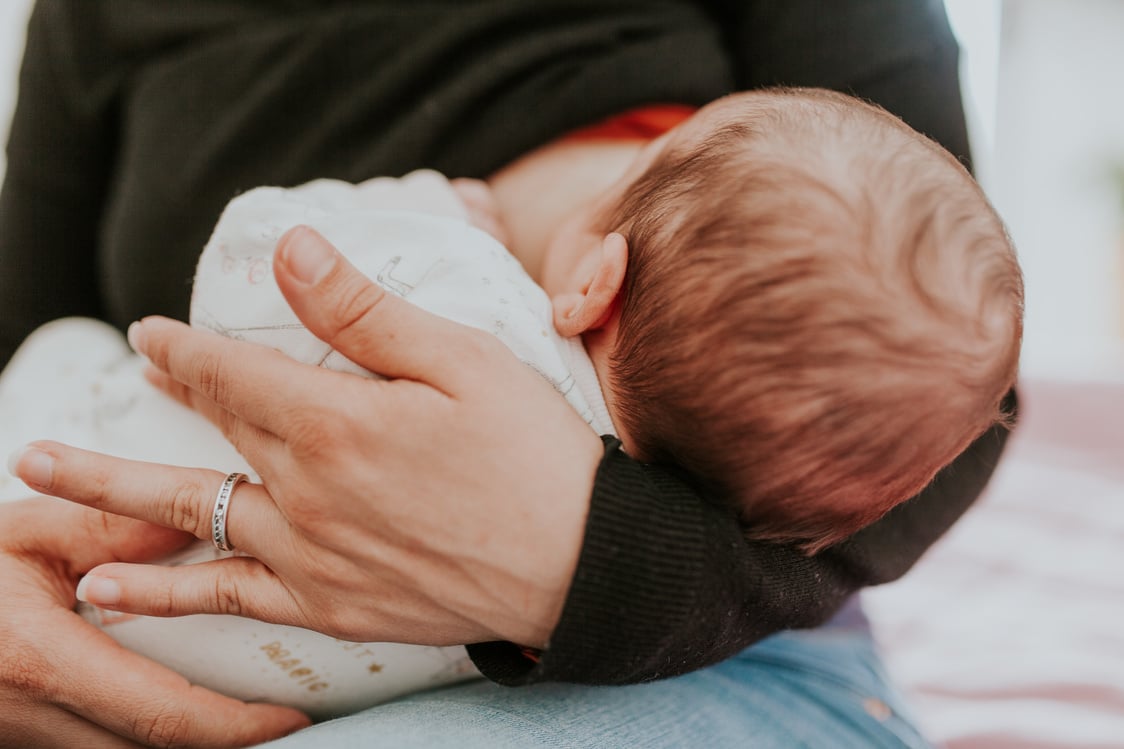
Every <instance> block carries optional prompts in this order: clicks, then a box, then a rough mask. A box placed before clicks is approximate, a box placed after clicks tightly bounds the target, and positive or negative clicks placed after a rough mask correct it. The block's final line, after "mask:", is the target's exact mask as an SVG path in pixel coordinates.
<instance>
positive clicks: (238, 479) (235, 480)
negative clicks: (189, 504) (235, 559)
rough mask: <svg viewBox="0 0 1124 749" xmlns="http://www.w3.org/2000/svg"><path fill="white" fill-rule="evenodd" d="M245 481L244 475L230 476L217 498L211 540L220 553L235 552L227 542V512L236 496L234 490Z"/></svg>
mask: <svg viewBox="0 0 1124 749" xmlns="http://www.w3.org/2000/svg"><path fill="white" fill-rule="evenodd" d="M245 480H246V474H244V473H231V474H228V475H227V477H226V478H225V479H223V482H222V486H220V487H219V493H218V494H217V495H216V496H215V509H214V511H213V512H212V513H211V540H212V541H213V542H214V544H215V548H216V549H218V550H219V551H234V547H233V546H231V545H230V542H229V541H227V540H226V510H227V508H228V507H230V497H231V495H233V494H234V488H235V487H236V486H238V485H239V484H241V483H242V482H243V481H245Z"/></svg>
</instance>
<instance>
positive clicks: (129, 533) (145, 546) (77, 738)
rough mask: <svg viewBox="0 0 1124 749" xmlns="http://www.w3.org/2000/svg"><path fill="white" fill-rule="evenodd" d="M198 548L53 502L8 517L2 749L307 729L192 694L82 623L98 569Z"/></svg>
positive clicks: (0, 524) (2, 552)
mask: <svg viewBox="0 0 1124 749" xmlns="http://www.w3.org/2000/svg"><path fill="white" fill-rule="evenodd" d="M187 539H188V537H187V536H186V534H183V533H180V532H174V531H169V530H166V529H163V528H155V527H152V526H146V525H145V524H144V523H139V522H137V521H135V520H128V519H126V518H120V517H114V516H110V515H105V514H104V513H100V512H96V511H93V510H89V509H87V508H85V507H78V506H76V505H67V504H64V503H61V502H58V501H55V500H52V499H47V498H45V497H40V498H37V499H29V500H25V501H23V502H17V503H13V504H8V505H2V506H0V746H3V747H21V748H24V747H59V746H67V747H70V746H74V747H125V746H138V745H146V746H216V747H217V746H243V745H247V744H256V743H258V742H261V741H266V740H267V739H272V738H277V737H279V736H282V735H284V734H286V733H289V732H291V731H294V730H296V729H297V728H300V727H302V726H304V725H307V723H308V720H307V718H305V717H304V716H303V715H301V714H300V713H298V712H296V711H295V710H290V709H288V708H280V707H270V706H267V705H247V704H245V703H242V702H239V701H237V700H232V699H229V698H227V697H222V696H220V695H218V694H215V693H214V692H209V691H207V690H205V689H202V688H201V687H195V686H192V685H191V684H189V683H188V682H187V680H186V679H184V678H183V677H182V676H179V675H178V674H175V673H173V672H171V671H169V670H167V669H165V668H163V667H162V666H158V665H157V664H155V663H153V662H152V661H149V660H147V659H145V658H142V657H141V656H139V655H136V654H135V653H130V652H129V651H127V650H125V649H123V648H121V647H120V646H119V645H117V643H115V642H113V640H111V639H110V638H109V636H108V635H106V634H105V633H104V632H101V631H99V630H97V629H96V628H94V627H93V626H91V625H90V624H88V623H87V622H86V621H84V620H83V619H82V618H81V617H80V616H78V615H77V614H75V613H74V611H73V608H74V586H75V584H76V583H77V582H78V578H79V576H80V575H81V574H82V573H84V572H85V571H86V570H88V569H90V568H91V567H94V566H96V565H98V564H101V563H103V562H112V561H117V560H143V559H151V558H153V557H158V556H162V555H164V554H167V553H169V552H170V551H172V550H174V549H176V548H178V547H180V546H182V545H183V543H184V542H185V541H186V540H187Z"/></svg>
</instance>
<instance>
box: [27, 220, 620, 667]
mask: <svg viewBox="0 0 1124 749" xmlns="http://www.w3.org/2000/svg"><path fill="white" fill-rule="evenodd" d="M274 268H275V275H276V277H277V281H278V284H279V285H280V287H281V289H282V291H283V292H284V294H285V296H286V298H287V299H288V300H289V303H290V304H291V306H292V307H293V309H294V311H295V312H296V313H297V315H298V316H299V317H300V318H301V320H303V321H304V323H305V324H306V325H307V326H308V328H309V329H310V330H311V331H312V332H313V333H315V334H316V335H317V336H319V337H320V338H322V339H323V340H325V341H327V342H328V343H330V344H331V345H332V347H333V348H335V349H336V350H338V351H340V352H341V353H343V354H344V355H346V356H347V357H349V358H350V359H352V360H353V361H355V362H357V363H358V364H360V365H362V366H364V367H366V368H367V369H369V370H372V371H375V372H379V373H381V374H383V375H385V376H387V377H389V378H391V379H389V380H386V381H377V380H368V379H363V378H360V377H356V376H353V375H349V374H344V373H340V372H333V371H328V370H323V369H319V368H316V367H311V366H307V365H304V364H300V363H297V362H295V361H293V360H291V359H289V358H287V357H285V356H284V355H282V354H280V353H278V352H275V351H272V350H269V349H266V348H263V347H259V346H256V345H252V344H247V343H243V342H238V341H234V340H231V339H227V338H222V337H220V336H217V335H215V334H212V333H206V332H201V331H197V330H193V329H191V328H189V327H187V326H185V325H182V324H180V323H175V322H172V321H170V320H166V319H161V318H150V319H147V320H145V321H143V322H141V323H138V324H136V325H135V326H134V327H133V328H132V329H131V331H130V340H131V341H132V343H133V346H134V348H136V349H137V350H138V351H139V352H140V353H142V354H144V355H145V356H147V357H148V358H149V359H150V360H151V361H152V363H153V365H154V366H155V369H156V371H155V372H154V373H153V375H152V379H153V381H154V382H155V383H157V384H158V385H160V386H161V387H163V388H164V389H165V390H166V391H167V392H169V393H170V394H172V395H173V396H175V397H177V398H178V399H180V400H181V401H183V402H185V403H187V404H188V405H190V406H192V407H193V408H195V409H197V410H199V411H200V412H202V413H203V414H205V415H206V416H207V417H209V418H210V419H211V420H212V421H213V422H215V423H216V424H217V425H218V426H219V427H220V428H221V429H222V430H223V432H224V433H225V434H226V435H227V437H228V438H229V439H230V440H231V441H232V442H233V443H234V445H235V447H237V448H238V449H239V450H240V451H241V452H242V454H243V455H244V456H245V457H246V458H247V460H248V461H249V462H250V464H251V465H252V466H254V469H255V470H256V471H257V472H258V474H259V475H260V476H261V477H262V480H263V483H264V486H261V485H247V484H242V485H241V486H240V487H238V488H237V489H236V491H235V493H234V495H233V499H232V501H231V504H230V508H229V511H228V515H227V535H228V538H229V539H230V542H231V543H232V544H233V545H234V546H235V547H236V548H238V549H240V550H242V551H244V552H245V553H247V554H248V555H249V556H247V557H240V558H234V559H228V560H223V561H220V562H214V563H208V564H204V565H196V566H191V567H179V568H174V569H171V568H161V567H142V566H133V565H123V564H113V565H105V566H102V567H99V568H97V569H96V570H95V571H94V572H93V573H92V574H91V575H90V576H89V577H88V580H89V582H88V583H87V584H86V585H85V586H84V588H83V594H84V595H85V596H86V598H87V600H89V601H91V602H93V603H96V604H98V605H99V606H103V607H106V608H115V609H118V610H122V611H129V612H135V613H148V614H155V615H179V614H188V613H197V612H214V613H235V614H240V615H244V616H251V617H254V618H257V619H263V620H266V621H271V622H278V623H285V624H296V625H299V626H303V627H308V628H311V629H315V630H318V631H321V632H324V633H327V634H330V635H334V636H338V637H342V638H347V639H352V640H367V641H378V640H382V641H399V642H415V643H427V644H450V643H467V642H478V641H487V640H497V639H504V640H511V641H514V642H519V643H522V644H525V645H533V646H543V645H546V643H547V639H548V637H549V635H550V633H551V631H552V630H553V628H554V626H555V624H556V623H557V621H558V619H559V616H560V614H561V609H562V605H563V603H564V601H565V597H566V594H567V592H568V590H569V584H570V579H571V577H572V575H573V572H574V569H575V567H576V565H577V559H578V554H579V552H580V549H581V544H582V536H583V530H584V523H585V517H586V513H587V510H588V505H589V498H590V494H591V491H592V485H593V478H594V473H595V471H596V469H597V465H598V463H599V461H600V458H601V455H602V451H603V448H602V444H601V442H600V440H599V439H598V437H597V436H596V435H595V434H594V433H593V432H592V431H591V430H590V429H589V427H588V426H587V425H586V424H585V423H584V422H582V421H581V419H580V418H579V417H578V416H577V415H576V414H575V413H574V412H573V411H572V410H571V409H570V407H569V406H568V405H567V404H566V402H565V401H564V400H563V399H562V398H561V397H559V396H558V394H557V393H555V392H554V390H553V389H552V388H551V387H550V386H549V385H548V384H547V383H546V382H545V381H544V380H542V378H541V377H539V376H538V375H537V374H535V373H534V372H532V371H531V370H530V369H529V368H528V367H526V366H524V365H523V364H522V363H520V362H519V361H518V360H517V359H516V358H515V357H514V356H513V355H512V354H511V353H510V352H509V351H508V350H507V349H506V348H504V347H503V346H502V345H501V344H500V343H499V342H498V341H497V340H496V339H495V338H493V337H492V336H490V335H488V334H486V333H482V332H479V331H475V330H472V329H469V328H466V327H464V326H461V325H457V324H455V323H452V322H449V321H447V320H443V319H440V318H437V317H434V316H432V315H430V314H428V313H426V312H423V311H421V310H419V309H417V308H416V307H414V306H412V305H410V304H408V303H406V302H405V301H403V300H401V299H399V298H397V297H395V296H392V295H390V294H387V293H386V292H384V291H383V290H381V289H380V288H379V287H377V286H375V285H373V284H371V283H370V282H369V281H368V280H367V279H366V278H365V277H363V276H362V275H360V274H359V273H358V272H357V271H355V270H354V269H353V268H352V267H351V266H350V265H349V264H348V263H347V261H346V260H344V259H343V258H342V256H340V255H339V254H338V253H337V252H335V250H334V249H333V248H332V247H331V245H329V244H328V243H327V242H326V241H325V240H324V239H323V238H321V237H320V236H319V235H318V234H316V233H315V232H313V231H311V230H309V229H304V228H298V229H294V230H293V231H290V232H289V233H288V234H286V235H285V237H283V238H282V240H281V242H280V243H279V246H278V251H277V256H276V257H275V262H274ZM29 455H35V456H36V457H37V459H38V460H39V461H40V462H41V463H42V465H43V468H42V469H41V470H29V466H31V465H32V461H31V460H30V459H29V458H28V456H29ZM18 469H19V470H18V475H19V476H20V478H22V479H24V481H26V482H27V483H28V484H29V485H31V486H32V487H33V488H35V489H36V490H38V491H41V492H44V493H47V494H54V495H57V496H60V497H65V498H67V499H71V500H74V501H77V502H81V503H84V504H87V505H90V506H93V507H96V508H100V509H104V510H108V511H111V512H115V513H120V514H124V515H130V516H133V517H137V518H141V519H144V520H148V521H150V522H154V523H158V524H160V525H164V526H167V527H172V528H179V529H183V530H186V531H189V532H191V533H193V534H194V535H196V536H198V537H199V538H206V539H209V538H210V537H211V514H212V507H213V504H214V502H215V495H216V492H217V489H218V487H219V484H220V482H221V481H222V478H223V475H222V474H221V473H217V472H215V471H208V470H198V469H182V468H171V467H166V466H156V465H151V464H142V463H134V462H129V461H122V460H117V459H112V458H109V457H106V456H102V455H97V454H94V453H88V452H84V451H80V450H76V449H72V448H67V447H64V446H61V445H58V444H54V443H36V444H35V445H34V446H33V447H32V449H31V450H30V451H29V452H28V453H26V454H25V455H24V457H23V458H22V459H21V460H20V462H19V465H18Z"/></svg>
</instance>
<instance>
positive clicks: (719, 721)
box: [267, 627, 929, 749]
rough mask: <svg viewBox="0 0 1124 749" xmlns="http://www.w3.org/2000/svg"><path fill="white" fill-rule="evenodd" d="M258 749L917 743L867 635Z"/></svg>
mask: <svg viewBox="0 0 1124 749" xmlns="http://www.w3.org/2000/svg"><path fill="white" fill-rule="evenodd" d="M267 746H269V747H270V749H297V748H303V747H326V748H328V749H350V748H351V747H364V748H366V747H389V748H392V749H415V748H416V749H423V748H424V749H433V748H434V747H458V748H460V747H465V748H470V749H477V748H479V749H484V748H485V747H486V748H487V749H506V748H510V749H515V748H516V747H518V749H528V748H533V747H552V748H563V747H564V748H565V749H579V748H581V749H586V748H587V747H588V748H590V749H593V748H596V749H617V748H623V747H628V748H629V749H649V748H657V747H658V748H663V747H666V748H667V749H695V747H698V748H700V749H726V748H727V747H730V748H731V749H732V748H733V747H737V748H738V749H764V748H768V749H772V748H774V747H776V748H777V749H782V748H783V749H792V748H793V747H808V748H811V749H818V748H819V747H825V748H830V749H848V748H849V747H854V748H855V749H872V748H875V747H886V748H887V749H888V748H890V747H893V748H895V749H897V748H899V747H911V748H913V747H928V746H929V744H928V743H927V742H926V741H925V740H924V739H923V738H922V737H921V736H920V734H919V733H918V732H917V730H916V729H915V728H914V726H913V724H912V722H911V720H910V718H909V716H908V713H907V712H905V711H904V709H903V707H902V704H901V700H900V698H899V697H898V695H897V694H896V692H895V691H894V690H893V688H892V687H891V686H890V685H889V682H888V680H887V678H886V676H885V674H884V673H883V669H882V665H881V662H880V661H879V659H878V656H877V655H876V653H875V651H874V645H873V642H872V641H871V639H870V633H869V631H868V630H866V629H865V628H861V627H858V628H856V627H824V628H820V629H817V630H808V631H800V632H785V633H782V634H779V635H774V636H773V637H770V638H769V639H767V640H764V641H762V642H760V643H758V644H757V645H755V646H753V647H751V648H748V649H746V650H744V651H742V652H741V653H740V654H738V655H737V656H735V657H733V658H731V659H729V660H727V661H724V662H723V663H719V664H717V665H715V666H711V667H710V668H707V669H703V670H702V671H697V672H695V673H691V674H687V675H684V676H680V677H677V678H674V679H667V680H665V681H658V682H653V683H650V684H639V685H635V686H628V687H586V686H576V685H572V684H542V685H537V686H532V687H521V688H514V689H512V688H506V687H499V686H496V685H494V684H491V683H489V682H483V681H477V682H470V683H467V684H458V685H454V686H450V687H445V688H441V689H434V690H430V691H427V692H422V693H419V694H414V695H411V696H409V697H405V698H402V699H400V700H396V701H394V702H390V703H387V704H384V705H379V706H378V707H374V708H371V709H369V710H365V711H363V712H361V713H357V714H355V715H350V716H348V717H345V718H338V719H336V720H332V721H328V722H325V723H320V724H318V725H315V726H312V727H311V728H307V729H305V730H303V731H300V732H298V733H296V734H293V735H292V736H289V737H287V738H284V739H280V740H278V741H276V742H272V743H270V744H268V745H267Z"/></svg>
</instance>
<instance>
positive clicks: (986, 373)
mask: <svg viewBox="0 0 1124 749" xmlns="http://www.w3.org/2000/svg"><path fill="white" fill-rule="evenodd" d="M729 108H730V109H731V111H732V112H733V114H732V115H728V116H723V117H721V118H719V120H718V123H717V124H716V125H715V126H714V127H713V128H712V129H711V132H710V134H709V135H708V136H707V137H706V138H705V139H704V140H703V141H702V142H701V144H696V145H694V146H692V147H690V148H685V147H683V146H682V145H678V146H677V144H676V142H675V141H674V140H673V141H671V147H669V148H668V149H666V150H665V152H664V153H663V154H661V156H660V157H659V158H658V159H657V161H656V163H654V164H653V165H652V166H651V167H650V168H649V169H648V170H647V172H646V173H645V174H643V175H642V176H640V177H639V178H638V179H637V180H636V181H635V182H634V183H633V184H632V185H631V186H630V187H629V188H628V189H627V190H626V191H625V194H624V195H623V197H622V198H621V200H620V201H619V202H618V203H617V204H616V205H614V206H613V207H612V208H611V209H610V211H609V212H608V213H607V214H606V215H605V216H604V217H603V221H604V226H605V228H606V229H607V230H608V231H618V232H620V233H622V234H624V236H625V237H626V239H627V240H628V246H629V262H628V270H627V275H626V278H625V285H624V289H623V299H622V302H621V305H622V306H621V321H620V333H619V338H618V345H617V348H616V350H615V352H614V355H613V358H612V361H611V369H610V378H609V387H610V389H611V395H612V399H613V401H614V404H615V412H616V415H617V418H619V419H620V420H621V421H622V423H623V426H624V428H625V433H626V434H627V435H629V436H630V437H631V438H632V441H633V443H634V445H633V447H634V450H635V451H636V452H637V453H638V455H637V457H640V458H641V459H644V460H648V461H655V462H666V463H672V464H676V465H678V466H680V467H682V468H683V469H685V470H686V471H687V472H688V473H689V474H690V476H692V477H693V478H694V479H695V480H696V481H698V482H699V483H701V484H703V485H704V486H706V487H707V488H709V489H711V490H712V491H714V492H715V493H716V494H717V495H718V496H722V497H724V498H725V499H728V500H729V501H730V502H731V503H733V504H734V505H735V506H736V507H737V508H738V510H739V512H740V514H741V516H742V518H743V521H744V523H745V527H746V532H747V535H749V536H750V537H753V538H758V539H769V540H777V541H788V542H792V541H795V542H798V543H800V544H801V547H802V548H803V549H804V550H805V551H806V552H807V553H814V552H816V551H818V550H820V549H823V548H825V547H827V546H830V545H832V544H835V543H837V542H839V541H841V540H843V539H845V538H847V537H848V536H850V535H852V534H853V533H854V532H856V531H857V530H859V529H860V528H862V527H864V526H866V525H868V524H869V523H871V522H873V521H874V520H876V519H877V518H879V517H880V516H882V515H883V514H885V513H886V512H887V511H889V510H890V509H891V508H893V507H894V506H895V505H897V504H899V503H900V502H902V501H904V500H906V499H908V498H909V497H911V496H913V495H914V494H916V493H917V492H919V491H920V490H921V489H922V488H924V487H925V485H926V484H927V483H929V481H930V480H932V478H933V476H934V474H935V473H936V472H937V471H938V470H939V469H940V468H941V467H942V466H944V465H946V464H947V463H949V462H950V461H951V460H952V459H953V458H954V457H955V456H956V455H957V454H959V453H960V452H961V451H963V450H964V448H965V447H967V445H968V444H969V443H970V442H971V441H972V440H973V439H974V438H976V437H978V436H979V435H980V434H982V433H983V432H984V431H985V430H986V429H988V428H989V427H991V426H993V425H995V424H996V423H1006V422H1007V421H1008V419H1009V416H1007V415H1006V414H1004V413H1003V412H1002V408H1001V400H1002V399H1003V396H1004V395H1005V394H1006V393H1007V391H1008V390H1009V389H1010V388H1011V387H1012V386H1013V383H1014V381H1015V376H1016V371H1017V367H1018V357H1019V348H1020V343H1021V337H1022V298H1023V289H1022V279H1021V275H1020V271H1019V267H1018V263H1017V260H1016V257H1015V253H1014V249H1013V247H1012V246H1011V243H1010V241H1009V239H1008V236H1007V234H1006V231H1005V229H1004V227H1003V224H1002V222H1001V220H1000V219H999V217H998V216H997V215H996V214H995V212H994V210H993V209H992V208H991V206H990V205H989V203H988V202H987V199H986V198H985V197H984V195H983V193H982V191H981V190H980V189H979V187H978V186H977V185H976V183H975V181H974V180H973V179H972V178H971V176H970V175H969V174H968V173H967V171H965V170H964V168H963V167H962V166H961V165H960V164H959V163H958V162H957V161H956V160H955V159H954V158H953V157H952V156H951V155H949V154H948V153H947V152H946V151H944V150H943V149H941V148H940V147H939V146H937V145H936V144H934V143H932V142H931V141H929V140H928V139H926V138H924V137H922V136H920V135H918V134H917V133H915V132H913V131H912V130H910V129H909V128H908V127H906V126H905V125H904V124H903V123H902V122H901V121H900V120H898V119H896V118H895V117H893V116H891V115H889V114H888V113H886V112H884V111H883V110H880V109H878V108H876V107H873V106H870V105H868V104H864V103H861V102H859V101H857V100H855V99H852V98H850V97H845V96H843V95H840V94H834V93H831V92H826V91H819V90H774V91H770V92H765V93H759V94H755V95H752V96H748V97H744V99H742V100H741V103H739V102H738V101H732V102H731V105H730V107H729Z"/></svg>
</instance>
